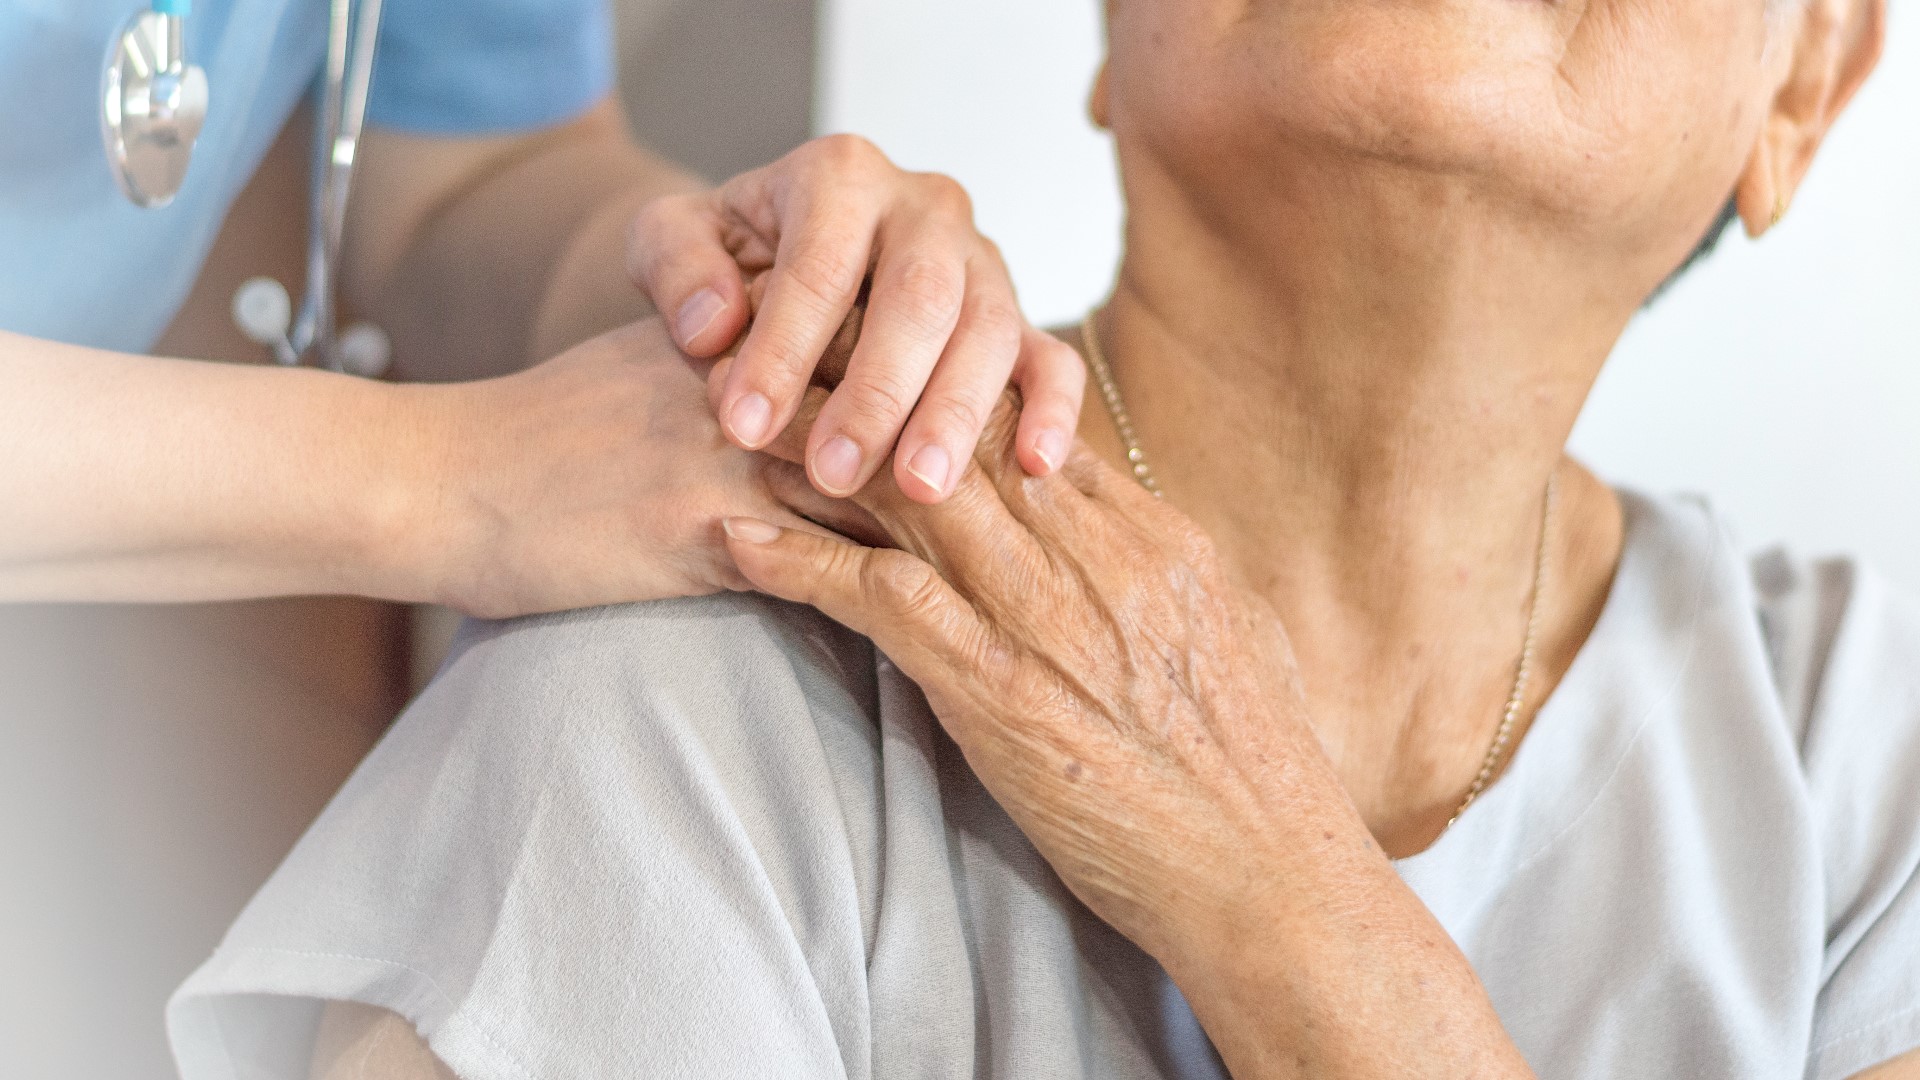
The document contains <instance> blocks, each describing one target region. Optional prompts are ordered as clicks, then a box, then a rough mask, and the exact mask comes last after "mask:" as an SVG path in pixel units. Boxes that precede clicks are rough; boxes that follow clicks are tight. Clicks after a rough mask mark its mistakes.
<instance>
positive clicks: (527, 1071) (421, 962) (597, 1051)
mask: <svg viewBox="0 0 1920 1080" xmlns="http://www.w3.org/2000/svg"><path fill="white" fill-rule="evenodd" d="M874 679H875V674H874V660H873V655H872V650H871V647H870V646H868V645H867V644H866V642H865V641H864V639H861V638H859V637H857V636H855V635H853V634H850V633H848V632H846V631H844V630H842V629H840V628H839V627H837V626H835V625H834V624H832V623H830V622H828V621H826V620H825V619H823V618H821V617H820V616H818V615H815V614H813V613H811V612H808V611H806V610H803V609H799V608H794V607H790V606H787V605H784V604H780V603H778V602H775V601H770V600H765V599H761V598H757V597H746V596H720V597H711V598H706V599H699V600H682V601H672V602H665V603H654V604H642V605H635V606H629V607H618V608H604V609H598V610H591V611H581V612H573V613H569V614H565V615H555V616H546V617H540V618H531V619H522V620H515V621H511V622H503V623H477V624H472V625H470V626H469V627H467V628H466V629H465V630H464V631H463V632H462V635H461V638H460V639H459V641H458V642H457V644H456V647H455V651H454V654H453V656H452V657H451V658H450V659H449V661H448V662H447V664H446V665H445V666H444V667H443V668H442V670H441V672H440V674H439V676H438V677H437V678H436V679H435V680H434V682H433V683H432V685H431V686H429V688H428V689H427V690H426V691H425V693H423V694H422V695H421V697H420V698H419V700H417V701H416V702H415V703H414V704H413V705H412V706H411V707H410V708H409V709H408V710H407V712H406V714H405V715H404V716H402V718H401V719H400V720H399V721H398V722H397V723H396V725H395V726H394V728H393V730H392V731H391V732H390V733H389V734H388V736H387V738H386V739H385V740H383V742H382V743H381V745H380V746H379V747H378V748H376V749H375V751H374V752H373V754H372V755H371V756H369V758H368V759H367V761H366V762H365V763H364V764H363V765H362V766H361V768H360V770H359V771H358V772H356V773H355V775H354V777H353V779H352V780H351V781H349V783H348V784H347V786H346V787H345V788H344V789H343V790H342V791H341V792H340V794H339V795H338V796H336V797H335V799H334V801H333V802H332V803H331V804H330V805H329V806H328V808H327V810H326V811H325V813H324V814H323V815H322V816H321V818H320V820H319V821H318V822H316V823H315V825H314V826H313V828H312V829H311V830H310V831H309V832H308V834H307V835H306V836H305V837H303V838H302V840H301V842H300V844H299V846H298V847H297V848H296V849H295V850H294V852H293V853H292V854H291V855H290V856H289V857H288V858H287V860H286V862H285V863H283V864H282V866H281V867H280V869H279V870H278V871H277V872H276V873H275V875H274V877H273V879H272V880H271V881H270V882H269V883H268V884H267V886H266V887H265V888H264V889H262V890H261V892H260V893H259V894H258V895H257V896H256V897H255V898H254V899H253V901H252V902H251V903H250V904H249V905H248V908H247V910H246V912H245V913H244V914H243V915H242V916H241V918H240V920H239V921H238V922H237V923H236V924H235V926H234V927H233V929H232V930H231V931H230V932H229V933H228V936H227V939H226V941H225V942H224V943H223V944H222V946H221V948H220V951H219V952H218V953H217V954H216V955H215V957H214V959H213V960H211V961H209V963H208V964H207V965H206V966H205V967H203V968H202V969H201V971H200V972H199V973H197V974H196V975H195V976H194V977H193V979H192V980H191V981H190V982H189V983H188V985H187V986H186V987H184V988H183V989H182V990H181V991H180V993H179V994H178V995H177V996H176V999H175V1002H174V1005H173V1008H172V1012H171V1021H170V1022H171V1025H172V1029H173V1034H174V1038H175V1042H176V1047H177V1052H178V1053H179V1054H180V1055H181V1059H182V1060H183V1061H202V1060H214V1061H220V1060H224V1058H223V1057H222V1056H221V1055H222V1054H224V1050H222V1049H221V1048H223V1047H224V1046H225V1045H226V1044H225V1042H224V1039H225V1036H224V1034H223V1032H226V1031H229V1030H242V1029H244V1030H247V1031H248V1032H249V1038H255V1039H257V1041H259V1042H260V1043H261V1044H262V1045H270V1046H273V1047H275V1048H276V1052H279V1051H281V1050H284V1049H286V1048H288V1047H299V1046H306V1047H311V1046H312V1045H313V1038H314V1031H315V1030H316V1029H315V1027H313V1026H312V1025H314V1024H316V1023H317V1022H318V1013H317V1011H314V1010H309V1011H308V1012H307V1013H305V1014H302V1015H303V1017H304V1019H301V1018H292V1017H293V1014H292V1013H288V1014H287V1015H286V1016H280V1015H279V1014H275V1016H271V1017H269V1016H266V1015H264V1014H260V1013H256V1012H249V1011H247V1009H246V1007H245V1005H244V997H245V995H257V994H271V995H275V996H277V997H279V998H282V999H306V1000H312V999H331V1000H339V1001H353V1002H359V1003H361V1004H364V1005H368V1006H374V1007H378V1008H384V1009H389V1010H392V1011H394V1012H396V1013H399V1014H400V1015H402V1016H404V1017H405V1018H406V1019H407V1020H408V1021H409V1022H411V1023H412V1024H413V1025H415V1026H416V1027H417V1028H418V1030H419V1031H420V1032H421V1033H422V1034H423V1035H425V1036H426V1037H427V1038H428V1039H429V1040H430V1041H431V1043H432V1046H433V1049H434V1051H435V1053H436V1054H438V1055H439V1056H440V1057H441V1058H442V1059H443V1060H445V1061H446V1062H447V1063H448V1064H449V1065H450V1066H451V1067H452V1068H453V1069H454V1070H455V1071H456V1072H458V1073H460V1074H461V1075H463V1076H469V1075H471V1076H479V1075H508V1074H524V1075H560V1074H562V1073H571V1072H575V1071H578V1069H577V1066H580V1065H581V1064H582V1063H588V1064H590V1066H591V1067H590V1068H589V1070H588V1071H591V1072H594V1073H595V1074H597V1075H682V1074H684V1075H741V1074H742V1073H741V1072H740V1071H739V1070H738V1068H737V1065H738V1060H737V1054H735V1052H736V1051H737V1050H738V1049H739V1047H738V1046H737V1045H736V1043H737V1042H738V1040H739V1039H744V1038H747V1037H748V1036H749V1035H751V1036H753V1037H755V1038H757V1039H758V1040H759V1045H760V1046H761V1048H762V1049H763V1050H764V1051H765V1052H766V1053H767V1054H769V1055H770V1056H769V1057H768V1060H789V1061H793V1062H795V1063H797V1064H796V1067H795V1069H794V1073H793V1074H794V1075H826V1074H827V1066H828V1065H829V1064H832V1063H833V1062H835V1061H836V1060H837V1058H836V1055H837V1050H836V1049H835V1048H836V1047H837V1046H840V1045H852V1043H851V1042H850V1041H849V1039H848V1035H849V1032H850V1030H851V1029H848V1028H847V1024H849V1023H851V1022H852V1021H851V1020H850V1019H849V1018H854V1017H857V1016H859V1015H861V1014H860V1010H859V1008H858V1007H857V1006H858V1005H859V999H858V996H857V993H858V987H859V985H860V980H861V973H862V972H863V971H864V964H865V957H866V943H867V940H868V926H867V923H868V921H869V919H868V916H869V914H870V909H871V906H872V905H871V902H870V896H871V894H872V892H873V886H872V880H873V872H872V869H871V866H870V865H869V864H870V863H871V861H872V856H871V852H872V849H873V844H874V841H873V836H874V834H875V833H876V832H877V829H878V819H879V811H878V800H879V795H878V779H877V775H878V738H879V736H878V732H877V728H876V722H875V719H874V710H873V708H872V698H873V695H874V692H875V691H874V689H873V682H874ZM637 995H639V996H637ZM822 1000H824V1001H825V1002H827V1004H826V1005H822V1004H821V1002H822ZM810 1002H811V1003H813V1004H809V1003H810ZM829 1006H831V1007H829ZM649 1025H652V1026H651V1028H649ZM641 1030H646V1031H650V1032H651V1034H650V1035H649V1036H647V1037H641V1036H638V1035H636V1034H635V1032H636V1031H641ZM694 1031H701V1032H706V1035H704V1036H702V1037H700V1038H695V1037H694V1036H693V1035H692V1034H690V1033H691V1032H694ZM722 1033H730V1034H728V1037H722ZM676 1055H678V1056H677V1057H676ZM728 1055H734V1056H728ZM708 1058H712V1061H711V1062H708V1061H707V1059H708ZM689 1061H695V1062H706V1063H707V1064H711V1065H712V1066H713V1067H712V1068H706V1067H704V1066H702V1065H699V1064H696V1066H695V1067H692V1068H690V1069H688V1070H684V1071H683V1070H681V1069H679V1068H678V1067H676V1066H674V1065H673V1064H671V1062H680V1063H681V1064H685V1063H686V1062H689ZM798 1063H804V1067H802V1064H798ZM185 1074H186V1075H189V1076H194V1075H203V1074H204V1075H226V1074H225V1073H223V1072H220V1071H219V1070H218V1069H213V1070H212V1071H203V1070H187V1071H186V1073H185Z"/></svg>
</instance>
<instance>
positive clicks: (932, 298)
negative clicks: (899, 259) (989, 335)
mask: <svg viewBox="0 0 1920 1080" xmlns="http://www.w3.org/2000/svg"><path fill="white" fill-rule="evenodd" d="M964 287H965V286H964V284H963V281H962V278H961V275H960V273H959V271H958V270H957V269H956V268H955V267H953V266H951V265H949V264H947V263H944V262H942V261H940V260H939V259H935V258H930V257H927V256H924V255H922V256H915V257H913V258H911V259H909V260H908V261H907V263H906V264H905V265H904V266H902V267H901V269H900V272H899V274H898V276H897V277H896V278H895V280H894V283H893V295H892V298H891V300H890V303H891V304H892V305H893V311H894V314H895V315H896V316H897V317H898V318H900V319H901V320H902V321H903V322H905V323H906V324H907V326H908V328H909V329H910V330H912V331H913V332H914V333H915V334H916V335H919V336H923V337H934V336H937V335H941V334H944V333H946V332H948V331H950V329H951V328H952V326H953V324H954V322H955V321H956V319H957V317H958V315H959V312H960V305H961V303H962V301H963V300H964V294H963V289H964ZM882 299H883V300H886V299H887V298H885V297H883V298H882Z"/></svg>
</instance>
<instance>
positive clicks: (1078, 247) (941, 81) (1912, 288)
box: [818, 0, 1920, 590]
mask: <svg viewBox="0 0 1920 1080" xmlns="http://www.w3.org/2000/svg"><path fill="white" fill-rule="evenodd" d="M1895 8H1896V10H1895V11H1894V13H1893V19H1894V24H1893V40H1892V42H1891V44H1890V47H1889V49H1888V53H1887V57H1886V61H1885V62H1884V64H1883V65H1882V67H1881V71H1880V73H1879V74H1878V75H1877V76H1876V77H1875V79H1874V81H1873V82H1872V83H1870V84H1869V85H1868V87H1867V89H1866V91H1865V92H1863V94H1862V95H1861V97H1860V99H1859V100H1858V102H1856V104H1855V105H1854V107H1853V109H1852V111H1851V112H1850V113H1849V115H1848V116H1847V117H1846V118H1845V120H1844V121H1843V123H1842V124H1841V126H1840V128H1839V130H1837V131H1836V132H1835V133H1834V136H1833V139H1832V141H1831V142H1830V144H1829V145H1828V147H1827V149H1826V151H1825V152H1824V154H1823V155H1822V159H1821V161H1820V163H1819V165H1818V166H1817V167H1816V170H1815V173H1814V175H1813V177H1812V178H1811V180H1810V181H1809V183H1808V185H1807V187H1806V189H1805V191H1804V192H1803V194H1802V197H1801V198H1800V199H1799V201H1798V202H1797V203H1796V205H1795V206H1794V208H1793V212H1792V214H1791V216H1790V217H1789V218H1788V220H1787V221H1786V222H1785V223H1784V225H1783V226H1782V227H1781V228H1780V229H1779V230H1778V231H1777V232H1776V233H1775V234H1774V235H1773V236H1771V237H1769V238H1768V239H1767V241H1766V242H1765V243H1763V244H1748V243H1747V242H1745V241H1744V239H1736V238H1734V237H1729V239H1728V242H1727V244H1726V245H1725V246H1724V247H1723V249H1722V250H1721V252H1720V253H1719V254H1718V255H1716V256H1715V257H1714V258H1713V259H1712V260H1711V261H1710V262H1708V263H1707V264H1706V265H1705V266H1703V267H1701V268H1700V269H1698V270H1696V271H1695V273H1694V274H1693V275H1692V276H1691V277H1690V278H1689V279H1688V280H1687V281H1685V282H1683V283H1682V284H1681V285H1680V287H1678V288H1677V289H1676V290H1675V291H1674V292H1673V293H1672V294H1671V295H1669V296H1668V297H1667V298H1666V299H1665V300H1664V301H1662V302H1661V304H1660V305H1659V306H1658V307H1657V308H1656V309H1655V310H1653V311H1652V312H1650V313H1649V314H1648V315H1647V316H1645V317H1644V318H1643V319H1642V320H1641V321H1640V322H1639V323H1638V324H1637V325H1636V326H1635V327H1634V329H1633V330H1632V332H1631V333H1630V334H1629V335H1628V337H1627V339H1626V340H1625V341H1624V342H1623V343H1622V345H1621V348H1620V350H1619V352H1618V353H1617V355H1616V356H1615V358H1614V361H1613V363H1612V365H1611V366H1610V367H1609V368H1608V370H1607V372H1606V374H1605V375H1604V376H1603V378H1602V380H1601V383H1600V386H1599V388H1598V389H1597V391H1596V393H1595V397H1594V399H1593V402H1592V404H1591V405H1590V407H1589V408H1588V411H1587V414H1586V416H1585V418H1584V419H1583V420H1582V422H1581V425H1580V427H1579V430H1578V431H1577V432H1576V433H1575V436H1574V445H1575V448H1576V450H1577V451H1579V452H1580V453H1581V454H1582V455H1583V456H1584V457H1585V459H1586V460H1587V461H1588V462H1589V463H1591V464H1593V465H1594V466H1595V467H1596V468H1598V469H1599V470H1600V471H1601V472H1602V473H1603V474H1604V475H1607V476H1609V477H1610V478H1612V479H1615V480H1617V481H1620V482H1623V483H1627V484H1630V485H1633V486H1637V487H1641V488H1645V489H1649V490H1662V491H1664V490H1689V491H1705V492H1709V493H1711V494H1712V495H1713V496H1714V499H1715V501H1716V502H1717V503H1718V504H1719V505H1720V507H1721V508H1722V509H1723V510H1725V511H1727V512H1728V513H1729V514H1731V515H1732V517H1733V518H1734V520H1735V522H1736V523H1737V524H1738V526H1739V528H1740V530H1741V533H1742V535H1743V537H1744V538H1745V539H1746V540H1748V541H1749V542H1752V543H1755V544H1759V543H1763V542H1768V541H1772V540H1776V539H1785V540H1789V541H1791V542H1792V543H1794V544H1795V545H1796V546H1799V547H1803V548H1805V549H1808V550H1811V551H1826V550H1851V551H1857V552H1860V553H1863V554H1864V555H1866V557H1867V558H1868V559H1869V560H1870V561H1871V562H1873V563H1875V564H1876V565H1878V566H1880V567H1881V568H1882V569H1884V570H1886V571H1887V572H1888V573H1891V574H1892V575H1894V576H1895V577H1897V578H1899V579H1901V580H1902V581H1903V582H1904V583H1905V584H1906V585H1907V587H1908V588H1909V589H1913V590H1920V121H1917V120H1916V118H1917V117H1920V13H1916V12H1915V11H1913V10H1911V8H1910V6H1909V5H1904V4H1900V3H1898V2H1896V4H1895ZM825 10H826V16H825V18H824V20H823V30H822V37H823V50H822V74H821V93H820V103H819V123H818V127H819V130H821V131H857V132H860V133H861V134H864V135H867V136H868V137H870V138H872V139H874V140H875V141H876V142H878V143H879V144H880V145H881V146H882V147H883V148H884V149H886V150H887V151H888V152H889V153H891V154H893V155H894V156H895V158H896V159H897V160H899V161H900V162H901V163H903V164H905V165H908V166H910V167H913V168H921V169H935V170H939V171H943V172H947V173H951V174H952V175H954V176H956V177H958V178H959V179H961V180H962V181H963V182H965V183H966V185H967V186H968V188H970V189H971V190H972V191H973V193H974V197H975V200H976V203H977V205H978V209H979V217H980V222H981V225H982V227H983V228H984V229H985V230H986V231H987V232H988V234H989V235H991V236H993V237H994V238H995V239H996V240H999V241H1000V242H1001V244H1002V246H1003V247H1004V248H1005V249H1006V252H1007V255H1008V258H1009V261H1010V262H1011V263H1012V265H1013V271H1014V276H1015V280H1016V281H1018V282H1019V283H1020V285H1021V289H1022V295H1023V297H1024V299H1025V301H1026V303H1027V306H1028V308H1029V313H1030V314H1031V315H1032V316H1033V317H1034V318H1035V319H1036V320H1040V321H1044V322H1050V323H1055V322H1066V321H1071V320H1073V319H1075V318H1077V317H1078V316H1079V314H1080V313H1082V312H1084V311H1085V310H1086V308H1087V307H1088V306H1089V305H1090V304H1092V303H1093V302H1094V301H1095V300H1096V299H1098V298H1099V297H1100V296H1101V295H1103V294H1104V292H1105V291H1106V288H1107V285H1108V283H1109V282H1110V280H1111V277H1112V272H1113V266H1114V262H1115V259H1116V256H1117V253H1118V250H1119V240H1118V232H1119V215H1120V204H1119V196H1118V191H1117V183H1116V180H1115V178H1114V175H1113V167H1112V162H1111V157H1110V154H1109V150H1108V148H1107V144H1106V140H1105V138H1104V137H1103V136H1102V135H1100V133H1099V132H1097V131H1095V130H1094V129H1093V127H1092V126H1091V125H1090V124H1088V123H1087V121H1086V120H1085V118H1084V117H1085V109H1084V105H1083V103H1084V99H1085V94H1086V87H1087V85H1088V81H1089V78H1090V76H1091V74H1092V72H1093V70H1094V67H1095V65H1096V63H1097V62H1098V58H1099V40H1098V35H1099V25H1098V20H1097V4H1096V0H969V2H968V3H964V4H957V3H949V4H932V3H904V2H902V0H826V3H825Z"/></svg>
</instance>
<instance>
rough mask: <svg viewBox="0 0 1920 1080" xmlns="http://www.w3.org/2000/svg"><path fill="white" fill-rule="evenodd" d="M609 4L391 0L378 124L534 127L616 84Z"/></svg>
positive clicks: (379, 67)
mask: <svg viewBox="0 0 1920 1080" xmlns="http://www.w3.org/2000/svg"><path fill="white" fill-rule="evenodd" d="M613 82H614V61H613V26H612V13H611V12H610V11H609V10H608V6H607V3H606V0H467V2H465V3H450V2H448V0H386V3H385V5H384V20H383V22H382V25H381V27H380V40H379V45H378V47H377V48H376V51H375V54H374V74H373V85H372V89H371V91H370V96H369V99H368V103H367V119H368V121H369V122H370V123H374V124H378V125H380V126H383V127H390V128H395V129H398V130H401V131H408V132H414V133H418V134H424V135H489V134H502V133H507V132H515V131H528V130H534V129H538V128H543V127H550V126H552V125H554V124H558V123H561V122H563V121H566V120H569V119H572V118H573V117H575V116H578V115H580V114H581V113H582V112H584V111H586V109H587V108H588V107H590V106H591V105H593V104H594V103H595V102H597V101H599V100H600V99H601V98H603V97H605V96H606V95H607V94H608V93H609V92H611V90H612V88H613Z"/></svg>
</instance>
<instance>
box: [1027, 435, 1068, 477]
mask: <svg viewBox="0 0 1920 1080" xmlns="http://www.w3.org/2000/svg"><path fill="white" fill-rule="evenodd" d="M1033 456H1034V457H1037V458H1039V459H1040V463H1041V464H1042V465H1045V466H1046V467H1047V473H1048V475H1052V474H1053V473H1054V472H1056V471H1058V470H1059V468H1060V463H1061V462H1063V461H1065V460H1067V433H1066V432H1064V431H1061V430H1060V429H1059V428H1048V429H1046V430H1045V431H1042V432H1041V433H1040V434H1038V435H1035V436H1034V437H1033Z"/></svg>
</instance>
